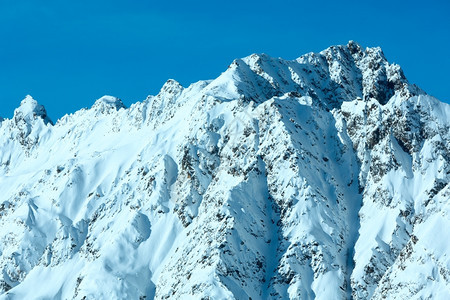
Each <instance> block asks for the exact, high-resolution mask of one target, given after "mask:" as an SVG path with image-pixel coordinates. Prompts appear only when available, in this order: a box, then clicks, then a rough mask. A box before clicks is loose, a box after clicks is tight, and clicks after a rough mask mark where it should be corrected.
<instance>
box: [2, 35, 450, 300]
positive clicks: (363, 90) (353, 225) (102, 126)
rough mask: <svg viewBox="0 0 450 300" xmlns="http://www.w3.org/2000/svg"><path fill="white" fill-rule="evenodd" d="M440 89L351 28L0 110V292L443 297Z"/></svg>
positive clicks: (448, 267) (449, 246)
mask: <svg viewBox="0 0 450 300" xmlns="http://www.w3.org/2000/svg"><path fill="white" fill-rule="evenodd" d="M449 128H450V106H449V105H448V104H444V103H441V102H439V101H438V100H436V99H435V98H433V97H432V96H429V95H427V94H426V93H425V92H423V91H422V90H421V89H419V88H418V87H416V86H414V85H411V84H410V83H408V80H407V79H406V78H405V76H404V74H403V72H402V70H401V68H400V67H399V66H398V65H396V64H390V63H389V62H388V61H387V60H386V58H385V57H384V55H383V52H382V51H381V49H380V48H367V49H363V48H361V46H359V45H358V44H357V43H355V42H349V44H348V45H343V46H332V47H330V48H328V49H326V50H324V51H322V52H320V53H309V54H306V55H303V56H301V57H300V58H298V59H296V60H293V61H287V60H283V59H280V58H272V57H269V56H267V55H264V54H262V55H257V54H253V55H251V56H249V57H246V58H243V59H237V60H235V61H234V62H233V63H232V64H231V65H230V66H229V67H228V69H227V70H226V71H225V72H224V73H222V75H220V76H219V77H218V78H217V79H215V80H211V81H199V82H197V83H194V84H192V85H190V86H189V87H187V88H184V87H182V86H181V85H180V84H179V83H178V82H176V81H174V80H169V81H167V82H166V84H165V85H164V86H163V87H162V89H161V91H160V93H159V94H158V95H156V96H149V97H148V98H147V99H146V100H145V101H143V102H138V103H136V104H133V105H132V106H131V107H129V108H126V107H125V106H124V105H123V103H122V102H121V101H120V100H119V99H117V98H114V97H111V96H104V97H102V98H100V99H99V100H97V101H96V102H95V104H94V105H93V106H92V107H91V108H89V109H82V110H80V111H77V112H75V113H73V114H70V115H66V116H64V117H63V118H61V119H60V120H58V121H57V122H56V123H55V124H53V122H52V121H51V120H50V118H49V117H48V116H47V114H46V111H45V109H44V107H43V106H41V105H39V104H38V103H37V102H36V101H35V100H34V99H32V98H31V97H30V96H27V97H26V98H25V99H24V100H23V101H22V103H21V104H20V107H19V108H17V109H16V110H15V113H14V117H13V118H12V119H0V270H1V272H0V299H152V298H156V299H253V300H255V299H312V298H317V299H349V298H354V299H368V298H373V299H381V298H386V297H388V298H391V299H408V298H412V299H431V298H432V299H450V232H449V228H450V216H449V213H450V207H449V203H450V201H449V200H450V184H449V181H450V130H449Z"/></svg>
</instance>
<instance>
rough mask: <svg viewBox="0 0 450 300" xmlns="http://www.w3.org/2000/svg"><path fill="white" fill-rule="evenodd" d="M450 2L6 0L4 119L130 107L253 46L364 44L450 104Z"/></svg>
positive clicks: (280, 49) (0, 34)
mask: <svg viewBox="0 0 450 300" xmlns="http://www.w3.org/2000/svg"><path fill="white" fill-rule="evenodd" d="M449 16H450V1H448V0H428V1H415V0H413V1H395V0H389V1H385V0H377V1H373V0H371V1H334V0H333V1H329V0H326V1H320V2H319V1H289V0H278V1H265V0H260V1H245V0H240V1H235V0H228V1H196V0H193V1H178V0H176V1H144V0H127V1H125V0H123V1H119V0H96V1H94V0H90V1H87V0H76V1H67V0H45V1H36V0H20V1H18V0H0V104H1V106H0V116H3V117H11V116H12V114H13V110H14V108H16V107H17V106H18V105H19V103H20V101H21V99H23V98H24V96H25V95H26V94H31V95H32V96H33V97H34V98H35V99H37V100H38V101H39V102H40V103H42V104H44V105H45V107H46V108H47V111H48V113H49V115H50V117H51V118H52V119H53V120H54V121H56V119H58V118H60V117H61V116H63V115H64V114H66V113H72V112H75V111H76V110H78V109H80V108H82V107H89V106H91V105H92V104H93V103H94V101H95V99H97V98H100V97H101V96H103V95H105V94H108V95H114V96H117V97H119V98H121V99H122V100H123V101H124V103H125V104H126V105H130V104H131V103H134V102H136V101H142V100H143V99H145V98H146V96H147V95H149V94H156V93H157V92H158V91H159V89H160V87H161V86H162V84H163V83H164V82H165V81H166V80H167V79H169V78H173V79H176V80H178V81H180V82H181V83H182V84H183V85H184V86H187V85H189V84H190V83H192V82H196V81H198V80H201V79H212V78H215V77H217V76H218V75H220V73H221V72H223V71H224V70H225V69H226V68H227V66H228V65H229V63H230V62H231V61H232V60H233V59H234V58H238V57H244V56H247V55H249V54H251V53H255V52H256V53H261V52H264V53H267V54H269V55H271V56H276V57H283V58H285V59H294V58H296V57H298V56H300V55H302V54H304V53H306V52H310V51H316V52H317V51H320V50H323V49H325V48H327V47H328V46H330V45H334V44H346V43H347V42H348V40H356V41H358V42H359V43H360V44H362V45H363V46H365V47H367V46H381V47H382V49H383V51H384V53H385V55H386V57H387V58H388V60H389V61H391V62H396V63H398V64H400V65H401V66H402V68H403V70H404V71H405V74H406V76H407V77H408V79H409V80H410V81H411V82H413V83H416V84H417V85H419V86H420V87H422V88H423V89H424V90H425V91H427V92H428V93H429V94H431V95H433V96H435V97H437V98H439V99H440V100H442V101H445V102H450V81H449V79H450V76H449V71H450V55H449V47H450V17H449Z"/></svg>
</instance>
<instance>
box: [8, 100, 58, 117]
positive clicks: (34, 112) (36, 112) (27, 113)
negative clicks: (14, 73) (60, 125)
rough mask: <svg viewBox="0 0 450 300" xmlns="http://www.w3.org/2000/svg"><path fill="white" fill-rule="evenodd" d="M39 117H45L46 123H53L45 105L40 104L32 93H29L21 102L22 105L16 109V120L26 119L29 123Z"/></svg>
mask: <svg viewBox="0 0 450 300" xmlns="http://www.w3.org/2000/svg"><path fill="white" fill-rule="evenodd" d="M37 118H41V119H43V120H44V123H45V124H47V123H50V124H53V122H52V121H51V120H50V118H49V117H48V116H47V111H46V110H45V107H44V106H43V105H41V104H39V103H38V102H37V101H36V100H35V99H33V97H31V96H30V95H27V96H26V97H25V99H23V100H22V101H21V102H20V106H19V107H18V108H16V110H15V111H14V120H16V121H18V120H25V122H27V123H29V122H31V121H33V120H35V119H37Z"/></svg>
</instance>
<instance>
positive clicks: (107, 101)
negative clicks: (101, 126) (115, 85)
mask: <svg viewBox="0 0 450 300" xmlns="http://www.w3.org/2000/svg"><path fill="white" fill-rule="evenodd" d="M92 108H93V109H95V110H99V111H101V112H105V111H109V110H111V109H114V110H119V109H121V108H126V106H125V104H123V102H122V100H120V99H119V98H117V97H114V96H108V95H105V96H103V97H101V98H99V99H97V100H96V101H95V103H94V105H93V106H92Z"/></svg>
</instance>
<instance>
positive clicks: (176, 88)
mask: <svg viewBox="0 0 450 300" xmlns="http://www.w3.org/2000/svg"><path fill="white" fill-rule="evenodd" d="M183 90H184V87H183V86H182V85H181V84H180V83H179V82H178V81H176V80H175V79H169V80H167V81H166V83H164V85H163V86H162V88H161V90H160V92H159V95H162V94H171V95H178V94H180V93H181V92H182V91H183Z"/></svg>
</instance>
